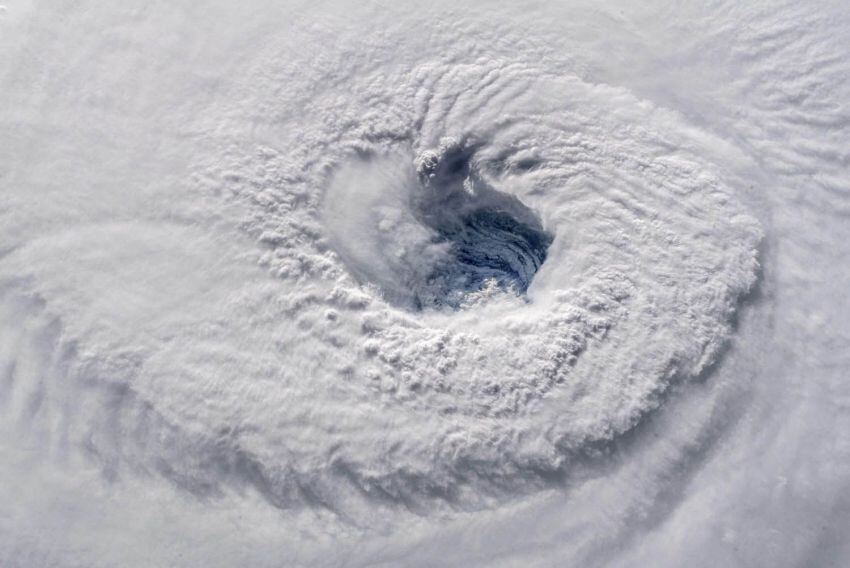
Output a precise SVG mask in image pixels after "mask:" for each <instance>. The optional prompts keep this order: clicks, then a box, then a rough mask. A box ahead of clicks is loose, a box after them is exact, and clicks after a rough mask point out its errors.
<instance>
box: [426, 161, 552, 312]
mask: <svg viewBox="0 0 850 568" xmlns="http://www.w3.org/2000/svg"><path fill="white" fill-rule="evenodd" d="M471 157H472V151H471V150H469V149H457V150H453V151H449V152H447V153H446V154H445V155H444V156H442V159H441V160H440V162H434V163H430V164H428V166H427V168H426V169H425V171H424V172H422V171H420V178H421V181H422V183H423V185H424V186H425V195H426V198H424V199H422V200H421V201H420V202H419V204H418V208H419V212H420V215H419V218H420V220H421V222H422V223H423V224H425V225H426V226H428V227H430V228H431V229H432V230H433V231H434V234H435V237H434V242H435V243H443V244H445V245H446V246H447V247H448V255H447V256H446V258H445V259H444V260H443V261H442V262H440V263H438V264H437V265H436V266H435V267H434V269H433V271H432V272H431V273H430V274H429V275H428V277H427V283H426V286H424V287H423V288H422V290H421V293H420V294H417V299H416V301H415V303H416V307H418V308H423V307H428V306H434V307H439V306H449V307H458V306H459V305H461V304H462V303H463V302H464V301H465V300H466V299H467V298H468V296H469V294H470V293H475V292H478V291H481V290H482V289H484V288H485V287H494V286H495V287H497V288H499V289H501V290H503V291H505V292H509V293H513V294H516V295H522V294H524V293H525V292H526V290H527V289H528V287H529V285H530V284H531V281H532V279H533V278H534V275H535V273H536V272H537V270H538V269H539V268H540V266H541V265H542V264H543V262H544V261H545V260H546V253H547V250H548V248H549V246H550V245H551V244H552V240H553V239H552V236H551V235H550V234H549V233H547V232H546V231H545V230H544V229H543V227H542V226H541V224H540V221H539V219H538V217H537V216H536V215H535V214H534V212H533V211H532V210H531V209H529V208H528V207H527V206H525V205H524V204H523V203H522V202H521V201H519V199H517V198H516V197H513V196H511V195H508V194H505V193H502V192H498V191H496V190H495V189H493V188H492V187H491V186H490V185H489V184H487V183H486V182H485V181H484V180H483V179H482V178H481V177H480V176H479V175H478V174H477V173H476V172H475V171H473V168H472V166H471Z"/></svg>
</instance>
